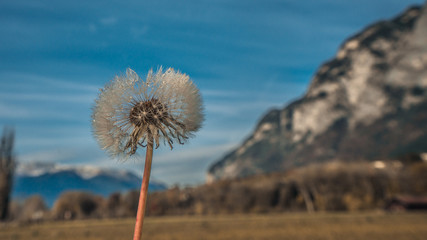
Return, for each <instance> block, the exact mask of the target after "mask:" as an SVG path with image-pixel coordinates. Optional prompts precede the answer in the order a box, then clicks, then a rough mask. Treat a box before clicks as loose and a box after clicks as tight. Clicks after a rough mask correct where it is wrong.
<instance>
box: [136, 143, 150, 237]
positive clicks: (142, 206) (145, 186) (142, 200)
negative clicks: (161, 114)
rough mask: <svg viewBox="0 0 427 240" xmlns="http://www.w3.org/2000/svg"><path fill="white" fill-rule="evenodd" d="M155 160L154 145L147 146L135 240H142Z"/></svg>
mask: <svg viewBox="0 0 427 240" xmlns="http://www.w3.org/2000/svg"><path fill="white" fill-rule="evenodd" d="M152 159H153V143H152V141H151V143H148V144H147V152H146V155H145V167H144V175H143V176H142V184H141V192H140V193H139V203H138V212H137V214H136V223H135V232H134V235H133V240H140V239H141V235H142V223H143V222H144V215H145V205H146V203H147V192H148V183H149V181H150V172H151V161H152Z"/></svg>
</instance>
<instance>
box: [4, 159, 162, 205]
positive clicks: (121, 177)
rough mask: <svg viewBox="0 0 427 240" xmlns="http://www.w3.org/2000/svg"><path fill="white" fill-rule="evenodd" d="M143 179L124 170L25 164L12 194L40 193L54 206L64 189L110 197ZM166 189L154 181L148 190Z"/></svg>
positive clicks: (139, 183)
mask: <svg viewBox="0 0 427 240" xmlns="http://www.w3.org/2000/svg"><path fill="white" fill-rule="evenodd" d="M141 181H142V180H141V178H139V177H137V176H136V175H134V174H133V173H131V172H128V171H123V170H121V171H120V170H109V169H99V168H94V167H71V166H61V165H55V164H40V163H36V164H22V165H20V166H19V167H18V169H17V174H16V175H15V179H14V186H13V191H12V197H13V198H14V199H24V198H27V197H29V196H30V195H33V194H39V195H41V196H42V197H43V199H44V200H45V201H46V204H47V205H49V206H52V205H53V203H54V201H55V200H56V198H57V197H58V196H59V195H60V194H61V193H62V192H64V191H74V190H77V191H87V192H92V193H94V194H98V195H102V196H105V197H106V196H108V195H110V194H111V193H113V192H123V191H129V190H135V189H139V188H140V186H141ZM164 189H166V185H164V184H162V183H159V182H155V181H151V182H150V186H149V191H157V190H164Z"/></svg>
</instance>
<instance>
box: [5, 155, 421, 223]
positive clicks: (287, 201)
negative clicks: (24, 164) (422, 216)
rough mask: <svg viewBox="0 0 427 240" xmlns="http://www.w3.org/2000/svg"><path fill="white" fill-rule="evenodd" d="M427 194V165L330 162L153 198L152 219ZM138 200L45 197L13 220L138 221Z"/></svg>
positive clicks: (345, 205) (340, 207) (377, 205)
mask: <svg viewBox="0 0 427 240" xmlns="http://www.w3.org/2000/svg"><path fill="white" fill-rule="evenodd" d="M426 194H427V163H425V162H422V161H416V162H415V163H414V162H412V163H410V164H402V162H397V161H393V162H379V161H377V162H373V163H372V162H370V163H368V162H358V163H341V162H331V163H325V164H319V165H311V166H307V167H301V168H297V169H293V170H290V171H287V172H284V173H272V174H266V175H260V176H253V177H249V178H244V179H237V180H224V181H218V182H215V183H213V184H206V185H202V186H198V187H194V188H183V189H181V188H179V187H174V188H171V189H169V190H166V191H162V192H155V193H151V194H150V195H149V198H148V203H147V215H151V216H161V215H181V214H188V215H192V214H194V215H200V214H228V213H268V212H285V211H310V212H314V211H359V210H372V209H382V208H384V206H385V204H386V201H387V199H390V198H391V197H393V196H397V195H411V196H423V195H426ZM138 197H139V192H137V191H131V192H128V193H125V194H120V193H115V194H112V195H110V196H109V197H108V198H106V199H105V198H102V197H100V196H96V195H93V194H90V193H84V192H67V193H64V194H62V195H61V196H60V197H59V198H58V200H57V201H56V202H55V204H54V206H53V207H52V209H47V208H46V206H45V205H44V203H43V201H42V199H41V198H40V197H38V196H33V197H31V198H29V199H27V200H26V201H25V202H24V203H22V204H17V203H14V204H12V207H11V213H12V215H11V217H12V218H13V219H15V220H20V221H39V220H44V219H51V220H67V219H82V218H121V217H134V216H135V214H136V211H137V206H138Z"/></svg>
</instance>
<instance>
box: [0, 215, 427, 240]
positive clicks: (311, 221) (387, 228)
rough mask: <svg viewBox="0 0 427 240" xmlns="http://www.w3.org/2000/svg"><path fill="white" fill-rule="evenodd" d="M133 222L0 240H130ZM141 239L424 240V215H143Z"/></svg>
mask: <svg viewBox="0 0 427 240" xmlns="http://www.w3.org/2000/svg"><path fill="white" fill-rule="evenodd" d="M133 227H134V220H133V219H115V220H81V221H68V222H46V223H40V224H31V225H23V226H18V225H15V224H3V225H0V239H1V240H9V239H10V240H12V239H13V240H17V239H32V240H39V239H40V240H42V239H43V240H50V239H61V240H67V239H82V240H95V239H97V240H98V239H99V240H100V239H103V240H109V239H132V237H133ZM143 239H144V240H145V239H146V240H149V239H150V240H160V239H162V240H178V239H185V240H193V239H194V240H196V239H197V240H210V239H230V240H231V239H233V240H240V239H245V240H250V239H266V240H267V239H268V240H275V239H292V240H300V239H307V240H316V239H331V240H332V239H337V240H338V239H339V240H355V239H360V240H362V239H363V240H377V239H378V240H381V239H384V240H390V239H392V240H402V239H411V240H417V239H419V240H425V239H427V213H399V214H386V213H358V214H348V213H340V214H333V213H320V214H305V213H298V214H297V213H292V214H274V215H272V214H270V215H221V216H184V217H148V218H147V219H146V222H145V223H144V232H143Z"/></svg>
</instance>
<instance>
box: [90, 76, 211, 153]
mask: <svg viewBox="0 0 427 240" xmlns="http://www.w3.org/2000/svg"><path fill="white" fill-rule="evenodd" d="M92 119H93V120H92V121H93V122H92V126H93V133H94V135H95V137H96V139H97V140H98V143H99V144H100V146H101V147H102V148H103V149H105V150H107V152H109V153H110V155H111V156H113V157H129V156H131V155H133V154H135V153H136V151H137V148H138V147H139V146H142V147H145V146H147V144H151V145H155V146H156V148H157V147H158V146H159V145H160V144H161V143H162V142H163V143H164V144H166V145H169V146H170V148H172V147H173V144H174V143H175V142H178V143H180V144H183V143H184V142H185V141H186V140H187V139H188V138H190V137H192V136H193V133H194V132H196V131H197V130H199V128H200V127H201V124H202V121H203V120H204V116H203V106H202V99H201V96H200V93H199V90H198V89H197V87H196V86H195V85H194V84H193V82H192V81H191V80H190V78H189V76H188V75H186V74H182V73H180V72H178V71H174V70H173V69H172V68H169V69H167V70H166V71H164V72H163V70H162V68H159V70H158V71H157V72H153V71H152V70H150V71H149V72H148V74H147V77H146V80H145V81H144V80H143V79H142V78H140V77H139V76H138V75H137V74H136V73H135V72H134V71H133V70H132V69H129V68H128V69H127V70H126V75H125V76H116V77H115V78H114V80H113V81H111V82H110V83H109V84H107V85H106V86H105V88H104V89H102V90H101V92H100V93H99V96H98V98H97V99H96V101H95V107H94V109H93V115H92Z"/></svg>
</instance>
